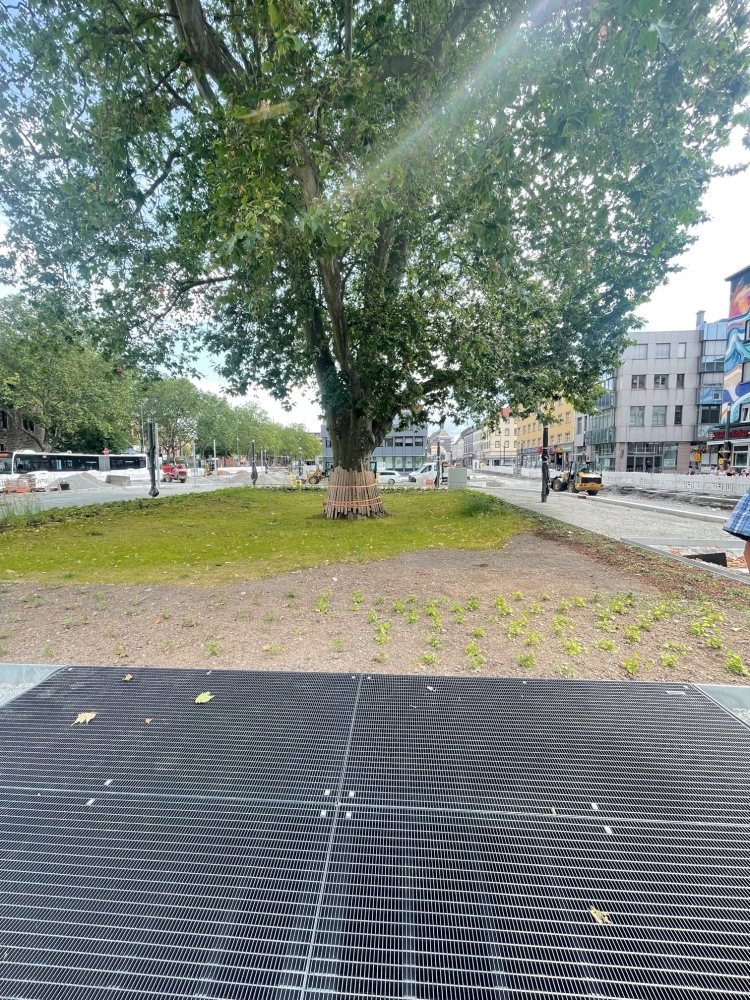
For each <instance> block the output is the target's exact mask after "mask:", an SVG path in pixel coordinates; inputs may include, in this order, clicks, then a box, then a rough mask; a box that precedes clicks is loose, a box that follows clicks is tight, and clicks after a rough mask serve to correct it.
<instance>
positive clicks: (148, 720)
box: [146, 719, 154, 726]
mask: <svg viewBox="0 0 750 1000" xmlns="http://www.w3.org/2000/svg"><path fill="white" fill-rule="evenodd" d="M153 721H154V720H153V719H146V725H147V726H150V725H151V723H152V722H153Z"/></svg>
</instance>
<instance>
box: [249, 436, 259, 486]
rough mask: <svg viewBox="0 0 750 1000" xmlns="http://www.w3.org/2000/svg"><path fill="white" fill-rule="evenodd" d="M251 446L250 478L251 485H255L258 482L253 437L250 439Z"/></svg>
mask: <svg viewBox="0 0 750 1000" xmlns="http://www.w3.org/2000/svg"><path fill="white" fill-rule="evenodd" d="M252 448H253V471H252V472H251V474H250V478H251V479H252V481H253V486H255V484H256V483H257V482H258V470H257V469H256V468H255V438H253V440H252Z"/></svg>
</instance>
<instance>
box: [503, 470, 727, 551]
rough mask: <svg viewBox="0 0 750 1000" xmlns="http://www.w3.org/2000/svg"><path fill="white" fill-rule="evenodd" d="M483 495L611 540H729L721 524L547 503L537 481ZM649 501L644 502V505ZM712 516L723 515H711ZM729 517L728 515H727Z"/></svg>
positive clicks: (557, 500) (585, 501) (561, 499)
mask: <svg viewBox="0 0 750 1000" xmlns="http://www.w3.org/2000/svg"><path fill="white" fill-rule="evenodd" d="M484 492H486V493H490V494H491V495H492V496H497V497H501V498H502V499H503V500H506V501H507V502H508V503H512V504H514V505H515V506H516V507H521V508H523V509H524V510H530V511H535V512H536V513H538V514H544V515H545V517H552V518H555V520H557V521H565V522H566V523H567V524H573V525H575V526H576V527H578V528H586V529H587V530H588V531H595V532H597V533H598V534H600V535H607V536H608V537H609V538H616V539H618V540H619V539H620V538H639V539H644V538H699V539H701V540H708V539H715V540H717V541H726V539H727V538H729V537H730V536H728V535H727V533H726V532H725V531H724V530H723V529H722V527H721V524H718V523H715V522H711V521H696V520H693V519H692V518H687V517H675V516H674V515H673V514H661V513H658V512H656V511H645V510H639V509H637V508H635V507H625V506H623V507H616V506H615V505H614V504H608V503H607V504H605V503H599V500H598V498H594V499H591V498H590V497H581V496H572V495H571V494H568V493H550V495H549V497H548V498H547V502H546V503H542V499H541V496H540V493H541V483H538V482H536V481H534V482H533V483H529V484H528V485H527V484H526V483H523V482H519V481H518V480H514V481H513V482H512V483H511V482H502V483H501V484H499V485H497V486H494V485H493V486H488V487H486V488H485V489H484ZM645 502H647V501H644V503H645ZM659 506H665V507H666V506H669V507H674V508H675V509H678V510H679V509H685V510H687V511H691V512H695V509H696V508H695V507H690V506H688V505H687V504H684V505H682V508H681V507H680V504H679V503H672V502H671V501H670V502H669V503H665V502H662V501H660V502H659ZM701 510H705V508H701ZM710 513H721V512H719V511H716V512H714V511H710ZM727 516H728V514H727Z"/></svg>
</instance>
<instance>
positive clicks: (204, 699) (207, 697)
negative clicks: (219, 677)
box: [195, 691, 213, 705]
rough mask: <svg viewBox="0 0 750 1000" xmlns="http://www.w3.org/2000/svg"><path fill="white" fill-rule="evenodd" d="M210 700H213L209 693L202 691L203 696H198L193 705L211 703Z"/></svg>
mask: <svg viewBox="0 0 750 1000" xmlns="http://www.w3.org/2000/svg"><path fill="white" fill-rule="evenodd" d="M212 698H213V695H212V694H211V692H210V691H204V692H203V694H199V695H198V697H197V698H196V699H195V704H196V705H205V704H206V702H207V701H211V699H212Z"/></svg>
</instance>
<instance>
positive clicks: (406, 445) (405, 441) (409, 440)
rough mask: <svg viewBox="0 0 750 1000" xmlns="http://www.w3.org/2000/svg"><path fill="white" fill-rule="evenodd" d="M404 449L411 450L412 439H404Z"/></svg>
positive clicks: (412, 445)
mask: <svg viewBox="0 0 750 1000" xmlns="http://www.w3.org/2000/svg"><path fill="white" fill-rule="evenodd" d="M404 447H405V448H413V447H414V438H404Z"/></svg>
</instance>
